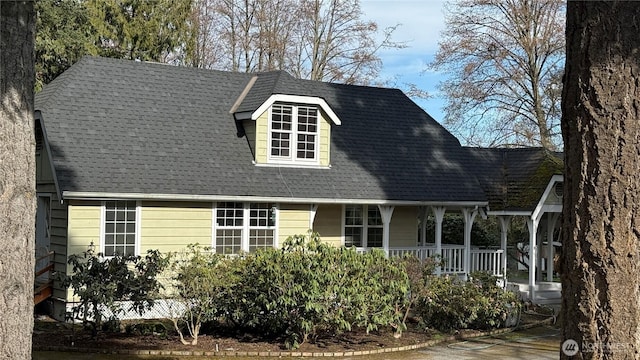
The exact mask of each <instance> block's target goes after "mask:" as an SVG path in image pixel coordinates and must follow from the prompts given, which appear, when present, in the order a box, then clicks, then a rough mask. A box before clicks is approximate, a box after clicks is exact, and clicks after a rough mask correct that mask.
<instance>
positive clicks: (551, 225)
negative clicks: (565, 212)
mask: <svg viewBox="0 0 640 360" xmlns="http://www.w3.org/2000/svg"><path fill="white" fill-rule="evenodd" d="M547 216H548V218H549V219H548V220H547V281H549V282H551V281H553V270H554V266H553V265H554V263H553V257H554V255H555V251H554V247H553V230H554V229H555V228H556V222H558V218H559V217H560V213H552V212H550V213H549V215H547Z"/></svg>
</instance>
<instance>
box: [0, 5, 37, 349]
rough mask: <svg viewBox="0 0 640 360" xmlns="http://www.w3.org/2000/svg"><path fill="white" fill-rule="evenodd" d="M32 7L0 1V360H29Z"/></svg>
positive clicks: (32, 222)
mask: <svg viewBox="0 0 640 360" xmlns="http://www.w3.org/2000/svg"><path fill="white" fill-rule="evenodd" d="M34 39H35V12H34V2H33V1H17V0H2V1H0V96H1V101H2V105H1V106H0V241H1V245H2V246H0V314H2V319H1V320H0V358H2V359H31V333H32V330H33V284H34V278H33V266H34V241H35V239H34V238H35V206H36V189H35V140H34V134H33V129H34V120H33V119H34V118H33V106H34V105H33V90H34V81H35V75H34Z"/></svg>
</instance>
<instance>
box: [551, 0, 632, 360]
mask: <svg viewBox="0 0 640 360" xmlns="http://www.w3.org/2000/svg"><path fill="white" fill-rule="evenodd" d="M638 19H640V5H639V4H638V3H636V2H633V1H569V2H568V5H567V29H566V35H567V60H566V68H565V80H564V89H563V99H562V113H563V115H562V134H563V137H564V144H565V179H564V186H565V191H564V194H565V196H564V204H563V217H564V219H565V221H564V224H563V227H564V229H563V252H562V267H563V269H562V311H563V320H564V321H563V332H562V337H563V344H562V348H561V351H560V356H561V358H571V359H636V358H638V356H639V355H638V354H639V352H640V304H639V302H640V290H639V289H640V266H639V264H638V261H639V260H640V259H639V256H638V255H639V254H638V251H639V249H640V244H639V242H638V241H639V240H640V229H639V222H640V217H639V213H638V210H639V209H638V208H639V206H640V205H639V204H640V194H639V190H640V173H639V169H640V36H638V34H639V33H640V22H639V21H638ZM576 344H577V346H575V347H572V346H571V345H576ZM576 351H577V354H575V356H571V355H573V352H576Z"/></svg>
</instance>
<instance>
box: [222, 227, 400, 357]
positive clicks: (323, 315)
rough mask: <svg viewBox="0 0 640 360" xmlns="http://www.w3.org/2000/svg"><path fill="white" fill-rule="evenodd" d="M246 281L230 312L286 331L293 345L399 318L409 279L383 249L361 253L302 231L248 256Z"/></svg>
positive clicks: (270, 331) (261, 328)
mask: <svg viewBox="0 0 640 360" xmlns="http://www.w3.org/2000/svg"><path fill="white" fill-rule="evenodd" d="M244 266H245V268H244V270H243V273H242V275H241V278H242V280H241V281H239V282H238V283H237V287H236V288H235V289H234V298H233V299H234V300H233V303H231V304H229V308H228V311H227V313H228V314H229V315H230V318H231V319H232V320H233V321H234V322H235V323H237V324H243V325H245V326H248V327H249V328H251V329H253V330H254V331H258V332H260V333H262V334H267V335H274V336H278V335H282V334H284V335H285V338H286V339H285V345H286V346H287V347H288V348H295V347H297V346H299V344H301V343H303V342H305V341H307V340H308V339H309V338H314V337H316V336H318V335H320V334H323V333H331V334H339V333H342V332H345V331H349V330H351V329H352V328H354V327H361V328H364V329H365V330H366V331H371V330H375V329H377V328H378V327H379V326H393V325H397V324H399V323H400V322H401V320H402V315H401V313H399V312H398V311H397V308H398V306H397V304H398V303H401V302H403V301H404V297H405V294H406V292H407V290H408V280H407V276H406V273H405V272H404V271H403V268H402V266H400V265H399V264H398V263H397V262H394V261H391V260H389V259H387V258H386V257H385V256H384V253H382V252H381V251H373V252H370V253H366V254H358V253H357V252H356V251H355V250H353V249H345V248H335V247H332V246H330V245H327V244H324V243H322V242H320V239H319V237H318V235H317V234H315V233H309V234H308V235H307V236H305V235H297V236H293V237H290V238H289V239H287V240H286V242H285V244H284V246H283V249H281V250H276V249H266V250H264V251H260V252H258V253H256V254H251V255H247V257H246V258H245V260H244Z"/></svg>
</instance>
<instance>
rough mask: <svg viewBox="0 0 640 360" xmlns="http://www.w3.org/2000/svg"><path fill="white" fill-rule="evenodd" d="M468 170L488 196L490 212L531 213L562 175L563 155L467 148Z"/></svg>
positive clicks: (536, 149)
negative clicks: (554, 181) (557, 177)
mask: <svg viewBox="0 0 640 360" xmlns="http://www.w3.org/2000/svg"><path fill="white" fill-rule="evenodd" d="M466 149H467V150H468V152H469V156H468V158H467V159H468V165H467V166H468V169H469V171H471V172H473V173H474V174H475V176H476V177H477V178H478V180H479V181H480V184H481V185H482V188H483V189H484V190H485V193H486V194H487V198H488V200H489V208H490V210H496V211H501V210H505V211H521V210H522V211H531V210H533V209H534V208H535V206H536V205H537V204H538V201H540V197H541V196H542V193H543V192H544V190H545V188H546V186H547V185H548V184H549V181H550V180H551V177H552V176H553V175H561V174H562V166H563V165H562V161H563V160H562V154H561V153H554V152H550V151H547V150H544V149H542V148H466Z"/></svg>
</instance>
